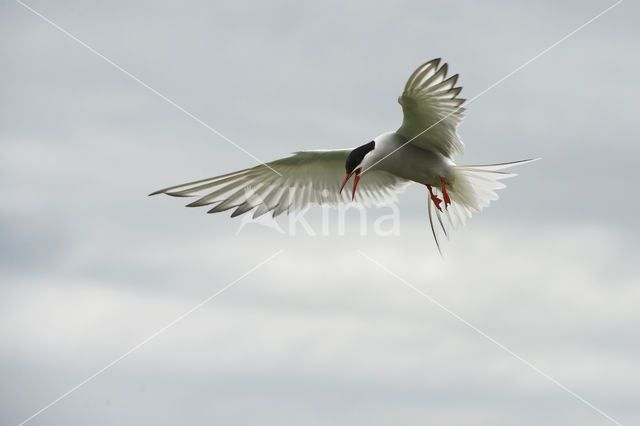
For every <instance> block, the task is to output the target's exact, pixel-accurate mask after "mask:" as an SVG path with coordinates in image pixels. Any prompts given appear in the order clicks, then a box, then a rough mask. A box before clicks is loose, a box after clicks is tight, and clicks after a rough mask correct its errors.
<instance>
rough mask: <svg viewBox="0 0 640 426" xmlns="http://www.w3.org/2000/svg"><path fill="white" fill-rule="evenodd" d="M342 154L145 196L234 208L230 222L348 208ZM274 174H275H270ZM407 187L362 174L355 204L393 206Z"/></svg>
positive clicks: (296, 159) (308, 156)
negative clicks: (248, 216) (250, 214)
mask: <svg viewBox="0 0 640 426" xmlns="http://www.w3.org/2000/svg"><path fill="white" fill-rule="evenodd" d="M350 152H351V150H350V149H346V150H327V151H302V152H296V153H294V154H293V155H292V156H290V157H286V158H282V159H280V160H276V161H272V162H270V163H267V165H268V166H269V167H267V165H264V164H262V165H259V166H256V167H252V168H250V169H245V170H240V171H237V172H234V173H229V174H226V175H222V176H216V177H212V178H209V179H203V180H199V181H196V182H190V183H185V184H182V185H177V186H172V187H169V188H165V189H161V190H159V191H156V192H154V193H152V194H150V195H156V194H167V195H171V196H174V197H198V199H197V200H195V201H194V202H192V203H190V204H188V205H187V206H188V207H200V206H209V205H212V204H215V206H214V207H213V208H211V209H210V210H209V211H208V212H209V213H217V212H221V211H225V210H229V209H232V208H235V210H234V211H233V213H232V214H231V217H235V216H238V215H241V214H244V213H247V212H248V211H251V210H253V209H255V211H254V213H253V217H254V218H255V217H258V216H261V215H263V214H265V213H268V212H273V213H272V214H273V217H276V216H278V215H280V214H282V213H284V212H286V213H291V212H293V211H300V210H304V209H306V208H307V207H309V206H311V205H313V204H322V205H337V204H339V203H347V202H351V191H350V190H348V188H346V187H345V190H344V191H342V194H340V193H338V190H339V189H340V183H341V181H342V179H343V177H344V174H345V169H344V164H345V161H346V159H347V156H348V155H349V153H350ZM274 170H275V171H276V172H278V173H279V174H278V173H275V172H274ZM408 183H409V181H407V180H404V179H401V178H399V177H397V176H395V175H393V174H391V173H388V172H384V171H377V170H376V171H370V172H367V173H364V174H363V175H362V178H361V179H360V183H359V184H358V189H357V191H356V192H357V194H356V197H355V200H356V201H357V202H359V203H361V204H364V205H372V204H373V205H383V204H388V203H391V202H394V201H396V194H397V193H398V192H400V191H401V190H403V189H404V187H405V186H406V185H407V184H408Z"/></svg>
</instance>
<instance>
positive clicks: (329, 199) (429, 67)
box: [150, 59, 534, 249]
mask: <svg viewBox="0 0 640 426" xmlns="http://www.w3.org/2000/svg"><path fill="white" fill-rule="evenodd" d="M447 70H448V66H447V64H443V65H442V66H441V65H440V59H434V60H431V61H429V62H427V63H425V64H423V65H421V66H420V67H418V69H416V70H415V71H414V72H413V74H411V76H410V77H409V80H408V81H407V84H406V85H405V88H404V91H403V92H402V94H401V95H400V97H399V98H398V102H399V103H400V105H402V111H403V115H404V117H403V120H402V125H401V126H400V128H399V129H398V130H397V131H395V132H388V133H383V134H382V135H380V136H377V137H376V138H374V139H373V140H372V141H371V142H369V143H366V144H364V145H362V146H359V147H357V148H351V149H340V150H317V151H301V152H296V153H294V154H293V155H291V156H289V157H286V158H282V159H279V160H275V161H272V162H269V163H266V164H261V165H258V166H255V167H252V168H250V169H245V170H240V171H237V172H234V173H229V174H226V175H221V176H216V177H212V178H209V179H203V180H198V181H195V182H190V183H185V184H182V185H176V186H172V187H169V188H165V189H161V190H159V191H156V192H154V193H152V194H150V195H156V194H167V195H171V196H175V197H198V198H197V199H196V200H195V201H193V202H192V203H190V204H188V205H187V206H189V207H200V206H212V207H211V208H210V210H209V211H208V212H209V213H216V212H221V211H225V210H229V209H235V210H234V211H233V213H232V214H231V217H235V216H238V215H241V214H244V213H247V212H250V211H252V210H253V217H254V218H255V217H258V216H261V215H263V214H265V213H269V212H271V213H272V216H273V217H276V216H278V215H280V214H282V213H285V212H286V213H291V212H293V211H299V210H304V209H306V208H307V207H309V206H310V205H313V204H320V205H327V204H328V205H336V204H339V203H347V202H351V201H353V200H354V199H355V196H356V188H357V189H358V197H357V201H358V202H360V203H362V204H364V205H366V206H368V205H383V204H388V203H389V202H394V201H396V199H397V197H396V196H397V194H398V193H399V192H401V191H402V190H404V188H405V187H406V185H408V184H409V183H411V182H416V183H419V184H423V185H425V186H426V187H427V189H428V192H429V199H428V200H429V201H428V212H429V221H430V224H431V230H432V233H433V236H434V239H435V241H436V245H437V246H438V249H440V244H439V234H440V233H443V234H444V235H446V236H448V235H449V231H450V230H451V229H453V228H455V227H457V226H459V225H463V224H464V223H465V221H466V220H467V219H468V218H470V217H471V216H472V215H473V214H475V213H477V212H479V211H480V210H482V209H483V208H484V207H486V206H488V205H489V203H490V202H491V201H492V200H496V199H498V195H497V194H496V193H495V191H496V190H497V189H500V188H504V186H505V185H504V184H503V183H502V182H500V180H502V179H504V178H508V177H511V176H515V175H514V174H512V173H507V172H504V171H503V170H504V169H506V168H509V167H511V166H514V165H517V164H524V163H527V162H530V161H534V160H523V161H516V162H510V163H502V164H492V165H482V166H457V165H456V164H455V163H454V162H453V157H454V156H455V155H456V154H462V153H463V151H464V144H463V143H462V141H461V140H460V138H459V136H458V132H457V127H458V125H459V124H460V122H461V121H462V118H463V116H464V112H465V108H463V107H462V104H463V103H464V101H465V100H464V99H460V98H458V97H457V96H458V94H459V93H460V91H461V90H462V88H461V87H456V86H455V85H456V82H457V80H458V75H457V74H456V75H454V76H452V77H449V78H447ZM345 170H346V176H345V175H344V171H345ZM351 176H354V183H353V189H351V190H349V189H347V190H346V191H343V188H344V187H345V185H346V183H347V182H348V181H349V179H350V178H351ZM343 177H344V178H343ZM341 180H342V183H341Z"/></svg>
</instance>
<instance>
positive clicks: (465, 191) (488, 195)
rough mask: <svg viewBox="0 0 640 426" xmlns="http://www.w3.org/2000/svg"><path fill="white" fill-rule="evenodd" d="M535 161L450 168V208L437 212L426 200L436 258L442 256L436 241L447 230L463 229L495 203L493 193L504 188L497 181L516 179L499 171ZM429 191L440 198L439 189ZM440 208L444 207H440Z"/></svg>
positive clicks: (446, 234)
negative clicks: (436, 249) (476, 215)
mask: <svg viewBox="0 0 640 426" xmlns="http://www.w3.org/2000/svg"><path fill="white" fill-rule="evenodd" d="M536 160H538V158H535V159H531V160H523V161H514V162H512V163H502V164H488V165H483V166H454V167H453V173H454V178H453V179H452V182H451V183H450V184H449V183H448V182H447V183H446V190H447V193H448V194H449V197H450V198H451V205H449V207H448V208H447V209H446V210H444V211H442V212H440V211H439V210H438V209H437V208H436V206H435V204H434V203H433V202H432V201H431V200H429V222H430V224H431V232H432V233H433V238H434V239H435V240H436V245H437V246H438V251H439V252H440V254H442V250H441V249H440V242H439V237H440V236H441V235H444V236H445V237H447V238H449V235H450V232H451V230H453V229H455V228H458V227H460V226H463V225H464V224H465V222H466V220H467V219H468V218H470V217H471V216H473V215H474V214H476V213H479V212H480V211H482V209H483V208H485V207H487V206H488V205H489V203H491V201H494V200H497V199H498V198H499V197H498V194H496V191H497V190H498V189H502V188H504V187H505V186H506V185H505V184H504V183H502V182H500V181H501V180H502V179H506V178H510V177H513V176H516V174H515V173H509V172H504V171H501V170H503V169H506V168H509V167H513V166H517V165H521V164H525V163H530V162H532V161H536ZM433 190H434V192H435V193H436V195H437V196H439V198H441V199H442V198H443V197H442V188H435V187H434V188H433ZM440 206H441V207H444V203H442V204H441V205H440ZM434 216H435V219H436V221H435V222H434Z"/></svg>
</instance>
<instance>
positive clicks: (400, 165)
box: [362, 132, 454, 185]
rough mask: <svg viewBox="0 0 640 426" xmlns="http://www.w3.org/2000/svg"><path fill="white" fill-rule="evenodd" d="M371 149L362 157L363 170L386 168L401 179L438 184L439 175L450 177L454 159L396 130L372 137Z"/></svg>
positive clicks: (448, 178)
mask: <svg viewBox="0 0 640 426" xmlns="http://www.w3.org/2000/svg"><path fill="white" fill-rule="evenodd" d="M374 142H375V143H376V145H375V148H374V149H373V151H371V152H369V153H368V154H367V155H366V156H365V158H364V160H363V161H362V168H363V171H364V172H365V173H366V171H367V170H385V171H387V172H389V173H393V174H394V175H396V176H399V177H401V178H404V179H409V180H412V181H414V182H418V183H422V184H425V185H439V184H440V176H443V177H444V178H445V179H447V180H450V179H452V178H453V176H452V173H451V171H450V169H451V166H453V165H454V163H453V161H451V160H450V159H448V158H446V157H444V156H443V155H442V154H440V153H437V152H434V151H428V150H425V149H422V148H419V147H416V146H414V145H413V144H411V143H407V141H406V140H405V139H404V138H403V137H402V136H400V135H398V134H396V133H395V132H389V133H383V134H382V135H380V136H378V137H376V138H375V139H374Z"/></svg>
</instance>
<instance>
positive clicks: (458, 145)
mask: <svg viewBox="0 0 640 426" xmlns="http://www.w3.org/2000/svg"><path fill="white" fill-rule="evenodd" d="M439 65H440V59H434V60H432V61H429V62H427V63H426V64H424V65H421V66H420V67H418V69H417V70H415V71H414V72H413V74H411V77H409V80H408V81H407V84H406V86H405V88H404V92H402V95H401V96H400V97H399V98H398V102H399V103H400V105H402V112H403V113H404V118H403V120H402V126H401V127H400V128H399V129H398V131H397V132H396V133H398V134H399V135H401V136H403V137H405V138H406V139H407V141H409V140H411V143H412V144H414V145H416V146H419V147H421V148H424V149H427V150H430V151H437V152H440V153H441V154H443V155H445V156H446V157H448V158H451V157H452V156H453V155H454V154H462V152H463V151H464V144H463V143H462V141H461V140H460V137H459V136H458V132H457V130H456V128H457V127H458V124H460V122H461V121H462V118H463V116H464V111H465V109H464V108H461V105H462V104H463V103H464V101H465V99H459V98H456V96H458V94H459V93H460V91H461V90H462V88H461V87H455V85H456V82H457V80H458V74H456V75H454V76H452V77H449V78H447V68H448V67H447V64H444V65H442V66H439Z"/></svg>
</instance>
